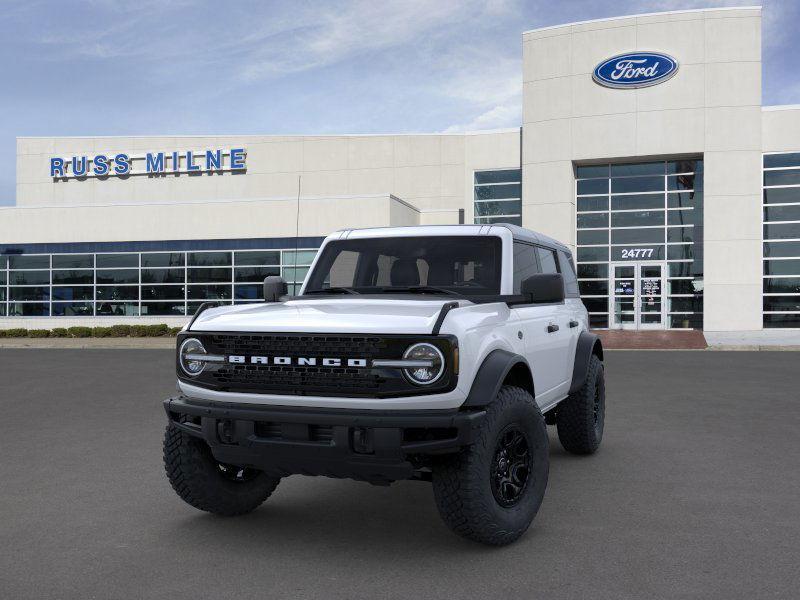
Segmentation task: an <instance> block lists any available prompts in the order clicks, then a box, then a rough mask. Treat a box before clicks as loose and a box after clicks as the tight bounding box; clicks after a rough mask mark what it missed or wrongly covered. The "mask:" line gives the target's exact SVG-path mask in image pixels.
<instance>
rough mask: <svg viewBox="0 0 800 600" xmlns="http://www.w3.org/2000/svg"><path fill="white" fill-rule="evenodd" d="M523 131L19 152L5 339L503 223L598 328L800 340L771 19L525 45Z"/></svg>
mask: <svg viewBox="0 0 800 600" xmlns="http://www.w3.org/2000/svg"><path fill="white" fill-rule="evenodd" d="M523 52H524V60H523V73H522V74H521V75H522V81H523V122H522V124H521V127H520V128H518V129H511V130H504V131H490V132H476V133H469V134H430V135H353V136H347V135H344V136H262V135H255V136H209V137H192V136H187V137H114V138H104V137H93V138H19V139H18V142H17V205H16V206H15V207H9V208H3V209H0V327H15V326H17V327H19V326H24V327H55V326H69V325H75V324H91V325H95V324H111V323H112V322H114V323H116V322H129V321H135V322H168V323H178V322H182V321H184V320H185V319H186V316H187V315H191V314H192V313H193V312H194V310H196V307H197V306H198V305H199V304H200V303H202V302H205V301H217V302H225V303H230V302H257V301H258V300H259V296H260V282H261V281H262V280H263V278H264V277H265V276H267V275H273V274H280V275H283V276H284V278H285V279H287V281H289V282H290V283H291V284H296V283H298V282H300V281H302V279H303V277H304V276H305V274H306V272H307V270H308V265H309V264H310V261H311V260H312V258H313V256H314V252H315V249H316V248H317V247H318V246H319V244H320V242H321V240H322V238H323V237H324V236H325V235H326V234H328V233H330V232H331V231H334V230H337V229H347V228H359V227H374V226H397V225H413V224H447V223H452V224H456V223H460V222H466V223H473V222H474V223H484V224H487V225H490V224H491V223H495V222H511V223H516V224H521V225H523V226H524V227H528V228H530V229H534V230H537V231H541V232H543V233H545V234H548V235H550V236H553V237H555V238H557V239H559V240H562V241H563V242H565V243H567V244H568V245H570V246H571V247H572V248H573V250H574V253H575V258H576V262H577V268H578V274H579V278H580V285H581V292H582V295H583V297H584V302H585V303H586V305H587V308H588V309H589V311H590V313H591V315H592V322H593V325H594V326H595V327H597V328H629V329H673V328H674V329H685V328H694V329H703V330H705V331H710V332H735V331H741V332H757V331H758V332H762V333H765V334H768V333H769V332H777V331H778V330H787V329H789V330H791V329H800V106H780V107H763V106H762V104H761V10H760V8H739V9H716V10H695V11H682V12H673V13H660V14H653V15H640V16H632V17H620V18H615V19H606V20H601V21H592V22H585V23H574V24H568V25H563V26H558V27H549V28H545V29H538V30H534V31H529V32H526V33H524V34H523Z"/></svg>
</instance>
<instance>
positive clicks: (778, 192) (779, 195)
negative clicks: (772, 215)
mask: <svg viewBox="0 0 800 600" xmlns="http://www.w3.org/2000/svg"><path fill="white" fill-rule="evenodd" d="M790 202H800V187H793V188H774V189H771V190H764V204H788V203H790Z"/></svg>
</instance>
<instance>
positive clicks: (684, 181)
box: [667, 175, 703, 191]
mask: <svg viewBox="0 0 800 600" xmlns="http://www.w3.org/2000/svg"><path fill="white" fill-rule="evenodd" d="M667 189H668V190H670V191H672V190H701V189H703V178H702V177H701V176H699V175H667Z"/></svg>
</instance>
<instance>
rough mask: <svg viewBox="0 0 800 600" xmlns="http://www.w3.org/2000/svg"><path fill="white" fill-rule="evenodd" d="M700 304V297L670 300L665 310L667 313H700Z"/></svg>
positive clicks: (701, 307) (701, 309) (701, 305)
mask: <svg viewBox="0 0 800 600" xmlns="http://www.w3.org/2000/svg"><path fill="white" fill-rule="evenodd" d="M702 302H703V300H702V298H700V297H694V298H670V299H669V303H668V305H667V308H668V311H669V312H702V311H703V304H702Z"/></svg>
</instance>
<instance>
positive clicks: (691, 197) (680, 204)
mask: <svg viewBox="0 0 800 600" xmlns="http://www.w3.org/2000/svg"><path fill="white" fill-rule="evenodd" d="M702 205H703V192H671V193H669V194H667V207H668V208H700V207H702Z"/></svg>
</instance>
